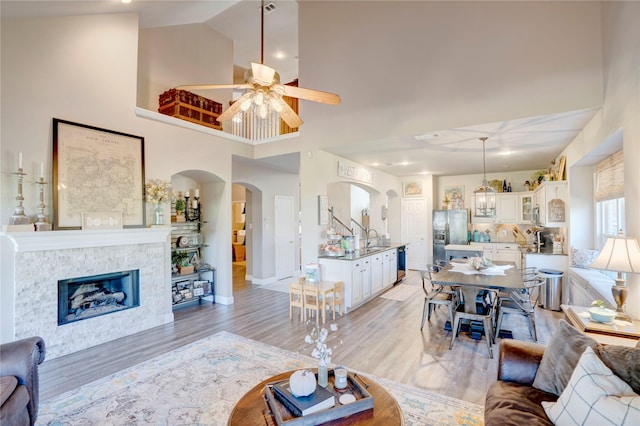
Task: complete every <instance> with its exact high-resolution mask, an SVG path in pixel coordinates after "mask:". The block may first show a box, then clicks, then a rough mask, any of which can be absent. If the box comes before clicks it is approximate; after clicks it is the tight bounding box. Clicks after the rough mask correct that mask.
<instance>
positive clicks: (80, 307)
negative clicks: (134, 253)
mask: <svg viewBox="0 0 640 426" xmlns="http://www.w3.org/2000/svg"><path fill="white" fill-rule="evenodd" d="M137 306H140V270H138V269H133V270H130V271H120V272H112V273H107V274H101V275H92V276H85V277H78V278H70V279H65V280H59V281H58V325H63V324H68V323H71V322H75V321H81V320H84V319H88V318H93V317H97V316H101V315H107V314H111V313H114V312H118V311H122V310H125V309H130V308H135V307H137Z"/></svg>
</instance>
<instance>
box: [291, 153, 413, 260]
mask: <svg viewBox="0 0 640 426" xmlns="http://www.w3.org/2000/svg"><path fill="white" fill-rule="evenodd" d="M338 161H343V162H347V163H348V164H351V165H353V166H357V167H362V168H364V169H368V168H367V167H366V166H363V165H361V164H357V163H353V162H350V161H347V160H345V159H343V158H340V157H338V156H336V155H333V154H329V153H327V152H324V151H312V152H305V153H303V154H301V155H300V188H301V189H300V191H301V197H300V200H301V201H300V208H301V212H302V240H303V244H302V265H305V264H307V263H311V262H317V261H318V247H319V245H320V244H323V243H325V242H326V240H324V239H323V231H324V230H325V226H321V225H318V195H327V187H328V185H331V184H334V183H337V182H348V183H352V184H357V185H358V186H360V187H361V188H368V191H369V193H370V194H371V193H374V194H376V195H375V196H372V197H371V199H370V203H371V217H370V221H371V223H370V225H371V228H375V229H376V230H381V229H384V223H383V221H382V218H381V215H380V212H381V207H382V205H383V204H384V202H385V197H384V194H391V199H390V203H389V215H388V216H389V219H388V222H389V232H390V233H392V239H393V240H394V241H397V240H398V239H399V237H400V203H399V201H398V194H399V193H400V180H399V179H398V178H397V177H395V176H391V175H388V174H386V173H383V172H379V171H373V170H371V169H368V170H369V171H372V172H373V173H374V174H375V183H373V184H369V183H363V182H358V181H356V180H354V179H350V178H345V177H341V176H338ZM332 186H333V185H332ZM339 219H340V220H342V221H343V222H344V221H345V220H349V218H345V219H343V218H342V217H339ZM354 219H357V218H354ZM345 224H347V223H346V222H345ZM394 237H395V239H394Z"/></svg>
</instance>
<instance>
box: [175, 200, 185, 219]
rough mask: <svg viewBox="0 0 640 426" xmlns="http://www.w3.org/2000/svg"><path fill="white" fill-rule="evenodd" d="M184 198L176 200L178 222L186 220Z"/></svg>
mask: <svg viewBox="0 0 640 426" xmlns="http://www.w3.org/2000/svg"><path fill="white" fill-rule="evenodd" d="M184 207H185V206H184V200H183V199H182V198H178V199H177V200H176V222H186V219H185V217H184Z"/></svg>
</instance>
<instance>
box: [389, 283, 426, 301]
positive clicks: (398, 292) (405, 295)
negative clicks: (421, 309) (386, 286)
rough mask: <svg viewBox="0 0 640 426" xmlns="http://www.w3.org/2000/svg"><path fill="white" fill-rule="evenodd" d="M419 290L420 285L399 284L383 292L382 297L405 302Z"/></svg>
mask: <svg viewBox="0 0 640 426" xmlns="http://www.w3.org/2000/svg"><path fill="white" fill-rule="evenodd" d="M418 291H420V287H418V286H415V285H410V284H398V285H396V286H395V287H394V288H392V289H391V290H388V291H386V292H385V293H383V294H381V295H380V297H381V298H383V299H389V300H398V301H400V302H404V301H405V300H407V299H409V298H411V297H413V296H414V295H415V294H416V293H417V292H418Z"/></svg>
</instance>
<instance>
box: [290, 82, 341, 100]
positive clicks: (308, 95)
mask: <svg viewBox="0 0 640 426" xmlns="http://www.w3.org/2000/svg"><path fill="white" fill-rule="evenodd" d="M283 87H284V94H285V96H291V97H293V98H299V99H307V100H309V101H314V102H321V103H323V104H330V105H338V104H340V102H342V100H341V99H340V96H339V95H336V94H335V93H329V92H322V91H320V90H313V89H304V88H302V87H296V86H286V85H285V86H283Z"/></svg>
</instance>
